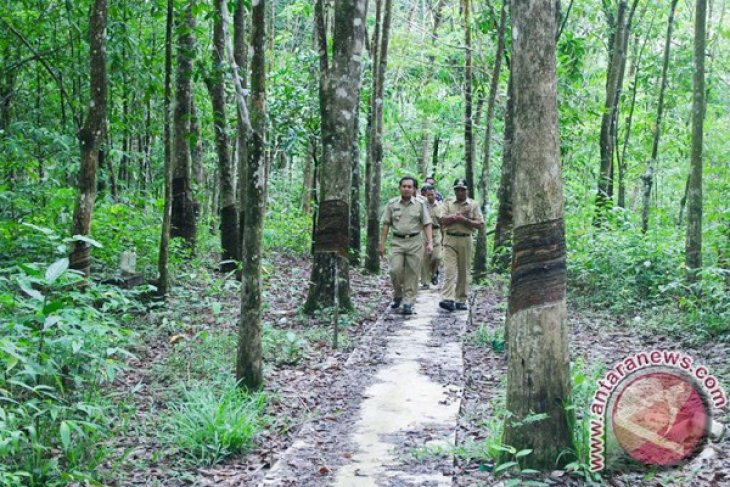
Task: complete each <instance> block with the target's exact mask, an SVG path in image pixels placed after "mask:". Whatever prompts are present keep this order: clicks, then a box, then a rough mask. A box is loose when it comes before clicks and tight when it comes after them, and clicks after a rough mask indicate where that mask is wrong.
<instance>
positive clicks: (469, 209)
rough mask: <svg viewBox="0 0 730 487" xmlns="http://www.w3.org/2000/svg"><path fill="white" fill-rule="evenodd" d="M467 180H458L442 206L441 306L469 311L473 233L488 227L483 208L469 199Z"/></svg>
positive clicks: (440, 220) (452, 309)
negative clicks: (442, 273) (442, 276)
mask: <svg viewBox="0 0 730 487" xmlns="http://www.w3.org/2000/svg"><path fill="white" fill-rule="evenodd" d="M466 190H467V186H466V180H465V179H457V180H456V181H454V195H455V197H453V198H448V199H447V200H446V201H445V202H444V204H443V207H442V210H441V217H440V218H439V223H440V224H441V229H442V231H443V233H444V242H443V247H444V250H443V254H444V271H445V278H444V287H443V289H442V290H441V298H442V300H441V301H440V302H439V307H441V308H443V309H445V310H447V311H454V310H455V309H456V310H465V309H467V308H466V300H467V285H468V279H469V270H470V269H471V236H472V230H474V229H475V228H481V226H482V225H484V217H483V216H482V211H481V210H480V209H479V205H478V204H477V203H476V201H474V200H472V199H471V198H467V197H466V195H467V192H466Z"/></svg>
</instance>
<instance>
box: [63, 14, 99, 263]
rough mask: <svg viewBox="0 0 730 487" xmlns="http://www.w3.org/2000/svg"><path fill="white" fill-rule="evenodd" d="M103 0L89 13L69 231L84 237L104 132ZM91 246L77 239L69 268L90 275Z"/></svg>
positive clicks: (90, 212)
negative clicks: (86, 78) (84, 102)
mask: <svg viewBox="0 0 730 487" xmlns="http://www.w3.org/2000/svg"><path fill="white" fill-rule="evenodd" d="M107 7H108V5H107V0H95V1H94V5H93V6H92V8H91V12H90V14H89V72H90V83H89V89H90V91H91V93H90V97H89V108H88V113H87V115H86V121H85V122H84V125H83V126H82V127H81V130H79V133H78V139H79V143H80V145H81V166H80V168H79V179H78V188H79V194H78V196H77V198H76V206H75V207H74V215H73V229H72V231H73V234H74V235H82V236H87V235H89V232H90V230H91V218H92V214H93V212H94V202H95V201H96V173H97V169H98V165H99V148H100V146H101V141H102V139H103V136H104V133H105V129H104V127H105V124H106V116H107V113H106V112H107V74H106V27H107V11H108V10H107ZM90 258H91V246H90V244H89V243H87V242H84V241H81V240H77V241H75V242H74V243H73V247H72V249H71V254H70V256H69V267H70V268H71V269H76V270H78V271H81V272H83V273H84V275H86V276H89V275H90V274H91V262H90Z"/></svg>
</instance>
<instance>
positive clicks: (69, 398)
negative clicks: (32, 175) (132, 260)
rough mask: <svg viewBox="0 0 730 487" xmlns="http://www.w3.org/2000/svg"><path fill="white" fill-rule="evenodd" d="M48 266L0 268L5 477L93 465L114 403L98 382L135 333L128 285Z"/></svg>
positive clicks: (111, 374)
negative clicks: (123, 289)
mask: <svg viewBox="0 0 730 487" xmlns="http://www.w3.org/2000/svg"><path fill="white" fill-rule="evenodd" d="M82 282H83V279H82V278H81V277H80V276H78V275H77V274H75V273H73V272H71V271H69V270H68V259H66V258H62V259H60V260H57V261H56V262H54V263H53V264H51V265H49V266H41V265H39V264H18V265H17V266H13V267H10V268H5V269H0V364H2V373H1V374H0V463H1V464H2V465H3V468H2V469H0V483H2V484H9V485H14V484H17V483H18V480H19V479H22V483H27V484H30V485H56V484H65V483H66V482H68V481H71V480H73V479H81V478H83V477H85V476H87V475H91V474H93V472H94V468H95V466H96V465H97V464H98V463H99V462H100V461H101V460H102V459H103V456H104V450H103V448H98V447H94V446H93V445H95V444H97V443H98V442H99V441H100V439H101V438H103V437H104V435H105V433H106V432H107V431H108V430H109V428H110V426H111V424H112V422H113V420H114V414H113V411H112V410H111V409H110V408H109V407H108V406H106V405H104V399H103V397H102V396H101V395H100V393H99V392H98V386H99V385H100V384H103V383H109V382H111V381H113V380H114V378H115V377H116V376H117V375H118V374H119V372H120V371H121V370H122V367H123V362H122V361H123V359H125V358H127V357H128V356H130V355H129V353H128V352H127V351H126V350H125V347H127V346H128V345H129V344H130V338H131V336H130V332H128V331H127V330H124V329H122V328H120V327H119V325H118V323H117V320H116V317H115V315H117V313H118V312H119V311H121V310H123V309H129V308H133V306H132V305H131V303H130V300H129V298H127V297H126V296H124V295H123V294H121V293H120V292H119V291H117V290H115V289H112V288H109V287H106V286H98V285H94V284H88V285H87V287H86V288H85V289H81V288H80V287H79V286H80V284H81V283H82Z"/></svg>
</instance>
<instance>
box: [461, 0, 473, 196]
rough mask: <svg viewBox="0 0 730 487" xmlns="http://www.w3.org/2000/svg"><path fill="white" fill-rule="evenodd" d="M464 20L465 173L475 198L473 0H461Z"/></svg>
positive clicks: (471, 194)
mask: <svg viewBox="0 0 730 487" xmlns="http://www.w3.org/2000/svg"><path fill="white" fill-rule="evenodd" d="M461 10H462V14H463V22H464V174H465V177H466V184H467V186H469V197H470V198H475V195H476V191H475V189H476V188H475V187H474V117H473V114H472V98H473V94H472V91H473V90H472V88H473V86H472V85H473V77H474V76H473V74H474V73H473V71H474V69H473V66H472V47H471V0H462V1H461Z"/></svg>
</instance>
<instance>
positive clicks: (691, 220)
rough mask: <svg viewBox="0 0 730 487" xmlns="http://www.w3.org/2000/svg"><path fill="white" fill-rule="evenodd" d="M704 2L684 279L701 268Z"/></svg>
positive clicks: (698, 32)
mask: <svg viewBox="0 0 730 487" xmlns="http://www.w3.org/2000/svg"><path fill="white" fill-rule="evenodd" d="M706 24H707V0H697V1H696V4H695V49H694V61H695V71H694V77H693V80H692V92H693V95H692V153H691V159H690V172H689V191H688V193H687V245H686V246H685V256H684V262H685V265H686V267H687V280H688V281H690V282H694V281H696V280H698V279H699V271H700V269H701V268H702V142H703V136H704V130H703V125H704V121H705V43H706V37H707V33H706Z"/></svg>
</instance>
